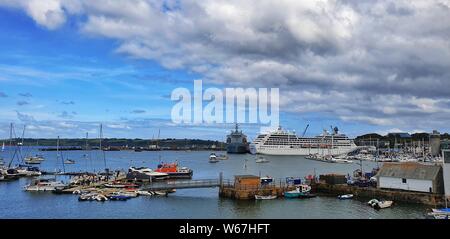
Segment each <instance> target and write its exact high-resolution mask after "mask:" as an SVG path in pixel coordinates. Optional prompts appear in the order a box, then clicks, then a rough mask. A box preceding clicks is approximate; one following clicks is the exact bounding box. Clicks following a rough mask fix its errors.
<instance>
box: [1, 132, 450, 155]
mask: <svg viewBox="0 0 450 239" xmlns="http://www.w3.org/2000/svg"><path fill="white" fill-rule="evenodd" d="M433 137H434V138H436V137H439V139H440V140H439V144H440V145H439V148H440V149H450V134H449V133H442V134H441V133H439V132H437V131H434V132H432V133H414V134H409V133H404V132H396V133H389V134H387V135H384V136H383V135H380V134H376V133H370V134H364V135H360V136H357V137H356V138H355V140H354V141H355V143H356V145H358V146H375V147H378V148H380V149H383V148H384V149H387V148H391V149H405V148H411V147H425V148H429V144H430V138H433ZM1 141H2V142H4V143H5V145H9V139H3V140H1ZM12 142H13V145H16V144H17V143H19V142H20V144H22V146H41V147H42V150H50V151H51V150H55V149H56V148H55V146H56V143H57V139H56V138H52V139H44V138H39V139H36V138H24V139H23V140H22V139H18V138H14V139H12ZM59 145H60V146H61V148H60V150H85V149H98V148H99V139H95V138H94V139H87V140H86V139H83V138H75V139H73V138H72V139H70V138H66V139H60V142H59ZM102 145H103V146H102V148H103V150H106V151H117V150H143V151H146V150H147V151H152V150H219V151H220V150H225V149H226V146H227V143H225V142H221V141H217V140H203V139H187V138H185V139H175V138H166V139H159V140H158V139H140V138H136V139H126V138H105V139H102Z"/></svg>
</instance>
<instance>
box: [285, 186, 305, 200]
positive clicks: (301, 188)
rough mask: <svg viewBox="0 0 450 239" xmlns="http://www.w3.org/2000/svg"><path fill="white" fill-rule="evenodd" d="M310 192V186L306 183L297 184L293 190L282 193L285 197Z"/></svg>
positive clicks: (297, 196) (294, 196) (296, 196)
mask: <svg viewBox="0 0 450 239" xmlns="http://www.w3.org/2000/svg"><path fill="white" fill-rule="evenodd" d="M310 192H311V186H309V185H306V184H301V185H298V186H297V187H296V188H295V189H294V190H291V191H287V192H285V193H284V197H285V198H299V197H300V196H302V195H306V194H309V193H310Z"/></svg>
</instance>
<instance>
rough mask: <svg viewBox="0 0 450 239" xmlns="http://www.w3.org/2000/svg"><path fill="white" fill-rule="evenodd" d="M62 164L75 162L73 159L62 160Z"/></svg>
mask: <svg viewBox="0 0 450 239" xmlns="http://www.w3.org/2000/svg"><path fill="white" fill-rule="evenodd" d="M64 164H75V160H73V159H66V160H64Z"/></svg>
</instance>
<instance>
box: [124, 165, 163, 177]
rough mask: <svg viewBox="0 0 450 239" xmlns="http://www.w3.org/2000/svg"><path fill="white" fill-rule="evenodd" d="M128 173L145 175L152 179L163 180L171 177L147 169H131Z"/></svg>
mask: <svg viewBox="0 0 450 239" xmlns="http://www.w3.org/2000/svg"><path fill="white" fill-rule="evenodd" d="M128 171H129V172H135V173H140V174H144V175H146V176H149V177H152V178H163V177H167V176H169V174H167V173H163V172H158V171H156V170H155V171H153V170H152V169H151V168H147V167H130V168H129V169H128Z"/></svg>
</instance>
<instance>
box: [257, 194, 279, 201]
mask: <svg viewBox="0 0 450 239" xmlns="http://www.w3.org/2000/svg"><path fill="white" fill-rule="evenodd" d="M276 198H277V196H276V195H266V196H264V195H255V199H256V200H272V199H276Z"/></svg>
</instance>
